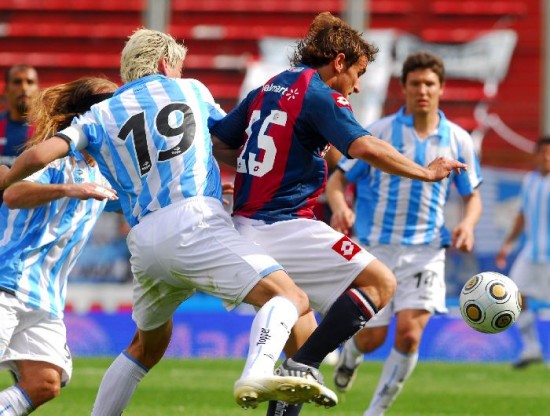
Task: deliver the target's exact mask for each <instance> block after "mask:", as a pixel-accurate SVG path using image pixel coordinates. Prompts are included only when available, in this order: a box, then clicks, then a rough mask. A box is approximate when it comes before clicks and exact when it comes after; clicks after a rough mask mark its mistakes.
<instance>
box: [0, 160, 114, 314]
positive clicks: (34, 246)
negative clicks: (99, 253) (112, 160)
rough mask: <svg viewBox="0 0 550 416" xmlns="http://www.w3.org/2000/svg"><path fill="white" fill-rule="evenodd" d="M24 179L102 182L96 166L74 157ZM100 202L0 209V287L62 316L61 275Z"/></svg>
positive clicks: (63, 284)
mask: <svg viewBox="0 0 550 416" xmlns="http://www.w3.org/2000/svg"><path fill="white" fill-rule="evenodd" d="M26 180H29V181H32V182H38V183H59V184H61V183H81V182H95V183H98V184H100V185H103V186H105V185H107V183H106V181H105V178H103V176H101V174H100V173H99V169H98V168H97V167H94V168H90V167H89V166H88V164H87V163H86V162H85V161H84V160H83V159H82V158H81V157H80V158H79V160H77V161H76V165H75V166H74V167H73V166H72V162H71V159H70V158H68V157H67V158H64V159H60V160H56V161H54V162H52V163H51V164H50V165H48V166H47V167H46V168H45V169H43V170H41V171H39V172H37V173H35V174H34V175H32V176H30V177H29V178H27V179H26ZM105 204H106V200H105V201H98V200H95V199H89V200H85V201H81V200H79V199H74V198H60V199H58V200H55V201H52V202H51V203H50V204H47V205H44V206H41V207H37V208H34V209H12V210H8V209H7V207H6V206H5V205H3V206H2V208H0V233H2V235H1V241H0V286H1V287H4V288H6V289H9V290H13V291H14V292H15V293H16V296H17V297H18V298H19V299H20V300H21V301H22V302H25V303H26V304H28V305H31V306H32V307H36V308H40V309H43V310H45V311H47V312H49V313H50V314H51V315H52V316H54V317H58V318H62V317H63V310H64V307H65V295H66V282H67V276H68V274H69V272H70V270H71V269H72V267H73V266H74V263H75V262H76V259H77V257H78V255H79V254H80V251H81V250H82V248H83V246H84V244H85V243H86V241H87V239H88V237H89V235H90V232H91V229H92V227H93V226H94V224H95V222H96V220H97V218H98V217H99V215H100V213H101V212H102V211H103V208H104V207H105Z"/></svg>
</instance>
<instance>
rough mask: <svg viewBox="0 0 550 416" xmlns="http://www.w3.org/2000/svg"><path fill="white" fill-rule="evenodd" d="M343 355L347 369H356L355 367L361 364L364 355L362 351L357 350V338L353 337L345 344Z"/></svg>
mask: <svg viewBox="0 0 550 416" xmlns="http://www.w3.org/2000/svg"><path fill="white" fill-rule="evenodd" d="M342 354H343V355H344V365H345V366H346V367H347V368H355V366H357V365H358V364H360V363H361V361H362V360H363V355H364V353H363V352H362V351H359V350H358V349H357V344H356V343H355V337H351V338H350V339H348V340H347V341H346V342H345V344H344V348H343V349H342Z"/></svg>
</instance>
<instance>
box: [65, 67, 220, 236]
mask: <svg viewBox="0 0 550 416" xmlns="http://www.w3.org/2000/svg"><path fill="white" fill-rule="evenodd" d="M224 114H225V113H223V111H221V110H220V109H219V107H217V105H216V104H215V102H214V99H213V98H212V95H211V94H210V92H209V91H208V89H207V88H206V87H205V86H204V85H202V84H201V83H200V82H198V81H196V80H191V79H170V78H167V77H164V76H162V75H152V76H148V77H145V78H142V79H140V80H137V81H134V82H132V83H129V84H126V85H124V86H123V87H121V88H120V89H119V90H118V91H117V92H116V93H115V95H114V96H113V97H112V98H111V99H109V100H106V101H103V102H101V103H99V104H97V105H94V106H93V107H92V109H91V111H90V112H88V113H86V114H85V115H83V116H81V117H80V118H78V119H77V120H76V121H75V123H76V124H78V125H79V126H80V134H82V135H85V136H87V138H88V146H87V147H86V149H87V151H88V152H89V153H90V154H91V155H92V156H94V157H95V158H96V159H97V161H98V164H99V167H100V169H101V171H102V172H103V174H104V175H105V176H106V177H107V179H108V180H109V182H111V184H112V186H113V188H114V189H116V190H117V192H118V196H119V199H120V202H121V205H122V208H123V211H124V214H125V216H126V218H127V220H128V222H129V223H130V225H135V224H136V223H138V222H139V220H140V219H141V218H142V217H143V216H144V215H147V214H148V213H149V212H152V211H155V210H158V209H160V208H162V207H165V206H168V205H170V204H172V203H173V202H175V201H178V200H183V199H185V198H189V197H194V196H211V197H214V198H217V199H219V200H221V181H220V173H219V168H218V167H217V164H216V162H215V160H214V158H213V156H212V143H211V140H210V132H209V130H208V121H209V117H212V118H213V119H216V118H221V117H222V116H223V115H224ZM76 131H79V130H78V129H77V130H76ZM71 133H74V132H71ZM61 134H65V130H64V131H62V132H61ZM67 136H68V137H70V138H71V140H72V141H73V142H75V143H76V142H78V140H79V139H78V138H76V137H74V134H73V135H72V136H71V135H70V134H67Z"/></svg>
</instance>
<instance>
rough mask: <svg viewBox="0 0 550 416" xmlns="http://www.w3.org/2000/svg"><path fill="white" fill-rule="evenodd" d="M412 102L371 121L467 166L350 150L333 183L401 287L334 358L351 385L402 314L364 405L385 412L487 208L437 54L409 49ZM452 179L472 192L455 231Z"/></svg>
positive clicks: (342, 380)
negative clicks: (429, 171)
mask: <svg viewBox="0 0 550 416" xmlns="http://www.w3.org/2000/svg"><path fill="white" fill-rule="evenodd" d="M401 85H402V92H403V95H404V97H405V105H404V107H402V108H401V109H400V110H399V111H398V112H397V113H395V114H392V115H390V116H387V117H384V118H382V119H381V120H379V121H377V122H375V123H374V124H372V125H371V126H369V127H368V129H369V131H371V132H372V133H373V134H375V135H376V136H378V137H380V138H381V139H382V140H383V141H384V142H385V143H387V144H388V145H391V146H393V147H394V148H395V149H398V150H399V152H400V153H401V154H402V155H403V156H404V157H406V158H408V159H410V160H414V161H416V162H417V163H420V164H423V163H425V161H427V160H431V159H433V158H436V157H440V156H445V157H451V158H454V159H457V160H460V161H462V162H464V163H465V164H467V165H468V166H470V167H471V169H468V171H467V173H466V174H462V175H456V174H455V173H454V172H453V173H452V174H451V175H450V177H449V178H444V179H443V180H442V181H441V182H437V183H423V182H420V181H418V180H416V179H415V178H411V179H406V178H399V177H397V176H393V175H390V174H388V173H386V172H383V171H382V170H380V169H379V168H377V167H376V166H374V165H372V164H369V163H365V162H363V161H359V160H347V159H345V158H344V159H343V160H341V161H340V163H339V165H338V166H339V167H338V169H337V170H336V171H335V172H334V173H333V175H331V177H330V178H329V181H328V183H327V198H328V201H329V203H330V207H331V208H332V210H333V216H332V221H331V225H332V226H333V227H334V228H336V229H337V230H340V231H342V232H348V231H349V230H350V228H351V227H352V225H353V224H355V232H356V235H357V238H358V239H359V241H360V243H361V245H362V246H364V247H365V248H368V250H369V252H371V253H372V254H373V255H375V256H376V257H377V258H378V259H380V260H381V261H382V262H384V263H385V264H386V265H387V266H388V267H390V268H391V269H392V271H393V272H394V274H395V275H396V277H397V292H396V294H395V296H394V297H393V299H392V300H391V302H390V303H389V304H388V305H387V306H386V307H384V309H382V310H381V311H380V313H379V314H378V315H377V316H376V317H374V319H371V320H370V321H369V322H368V323H367V325H366V328H364V329H362V330H361V331H359V332H358V333H357V334H356V335H355V336H354V337H353V338H352V339H350V340H349V341H347V342H346V343H345V345H344V348H343V351H342V353H341V355H340V359H339V361H338V363H337V365H336V366H335V375H334V383H335V385H336V387H337V389H338V390H340V391H347V390H348V389H349V388H350V387H351V384H352V382H353V379H354V377H355V373H356V371H357V367H358V366H359V363H360V362H361V360H362V358H363V354H364V353H369V352H372V351H374V350H375V349H376V348H378V347H379V346H381V345H382V344H383V342H384V341H385V339H386V336H387V334H388V326H389V324H390V321H391V318H392V316H393V315H395V316H396V333H395V342H394V345H393V349H392V350H391V352H390V355H389V357H388V358H387V359H386V362H385V364H384V368H383V371H382V374H381V376H380V380H379V383H378V386H377V388H376V392H375V394H374V396H373V397H372V401H371V403H370V406H369V408H368V410H367V411H366V412H365V415H368V416H374V415H382V414H384V412H385V410H386V409H387V408H388V407H389V406H390V405H391V403H392V402H393V401H394V400H395V398H396V397H397V395H398V394H399V392H400V391H401V389H402V387H403V384H404V383H405V381H406V380H407V378H408V377H410V375H411V373H412V372H413V370H414V368H415V366H416V364H417V360H418V347H419V345H420V340H421V338H422V333H423V331H424V328H425V327H426V325H427V323H428V321H429V319H430V317H431V315H432V314H434V313H443V312H446V307H445V273H444V266H445V247H448V246H449V245H451V244H452V245H453V246H455V247H456V248H458V249H459V250H462V251H464V252H470V251H471V250H472V248H473V245H474V226H475V224H476V223H477V222H478V220H479V218H480V216H481V209H482V205H481V198H480V195H479V191H478V189H477V187H478V186H479V185H480V183H481V176H480V169H479V162H478V159H477V156H476V153H475V151H474V145H473V141H472V139H471V137H470V135H469V134H468V133H467V132H466V131H465V130H463V129H462V128H460V127H459V126H458V125H456V124H454V123H453V122H451V121H449V120H448V119H447V118H446V117H445V115H444V114H443V112H442V111H441V110H439V100H440V97H441V96H442V94H443V89H444V85H445V68H444V65H443V61H442V60H441V59H440V58H439V57H438V56H435V55H433V54H430V53H427V52H417V53H413V54H411V55H409V56H408V57H407V59H406V60H405V61H404V63H403V67H402V72H401ZM348 182H353V183H355V184H356V194H357V202H356V206H355V213H354V212H353V210H352V209H351V208H350V207H349V206H348V205H347V203H346V200H345V197H344V190H345V188H346V186H347V183H348ZM451 183H454V185H456V188H457V190H458V192H459V193H460V194H461V196H462V198H463V201H464V212H463V216H462V219H461V221H460V222H459V223H458V225H457V226H456V227H455V228H454V229H453V230H452V233H450V232H449V231H448V230H447V229H446V228H445V224H444V208H445V203H446V201H447V198H448V195H449V191H450V187H451Z"/></svg>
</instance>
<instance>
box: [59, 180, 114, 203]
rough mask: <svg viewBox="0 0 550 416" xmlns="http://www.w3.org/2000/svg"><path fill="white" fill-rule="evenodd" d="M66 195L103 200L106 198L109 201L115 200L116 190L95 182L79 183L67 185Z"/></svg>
mask: <svg viewBox="0 0 550 416" xmlns="http://www.w3.org/2000/svg"><path fill="white" fill-rule="evenodd" d="M67 196H68V197H69V198H77V199H90V198H93V199H97V200H99V201H103V200H104V199H105V198H108V199H109V200H110V201H116V200H117V199H118V196H117V194H116V191H115V190H114V189H111V188H106V187H104V186H101V185H98V184H96V183H79V184H73V185H69V188H68V192H67Z"/></svg>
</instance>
